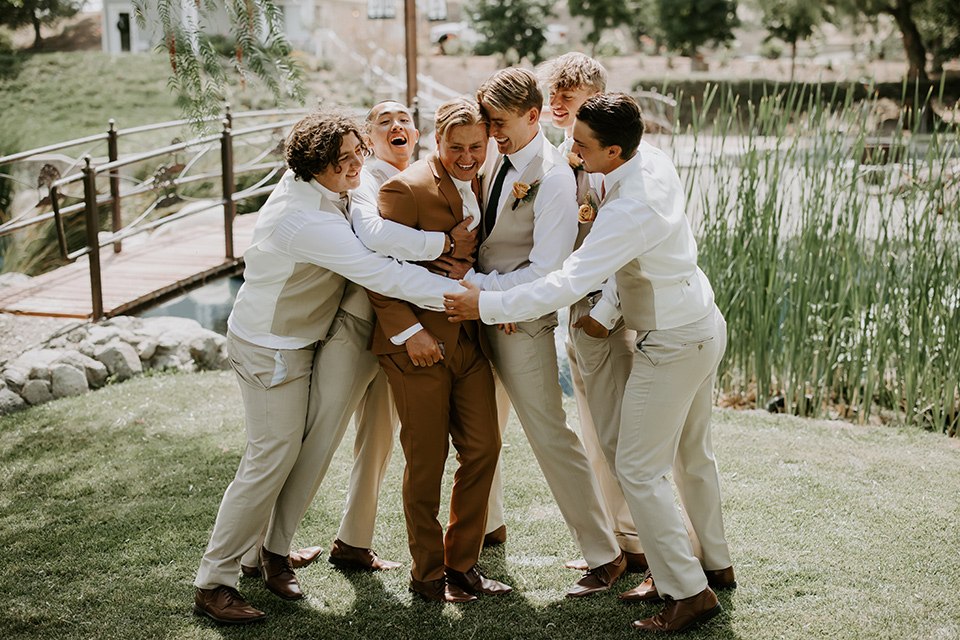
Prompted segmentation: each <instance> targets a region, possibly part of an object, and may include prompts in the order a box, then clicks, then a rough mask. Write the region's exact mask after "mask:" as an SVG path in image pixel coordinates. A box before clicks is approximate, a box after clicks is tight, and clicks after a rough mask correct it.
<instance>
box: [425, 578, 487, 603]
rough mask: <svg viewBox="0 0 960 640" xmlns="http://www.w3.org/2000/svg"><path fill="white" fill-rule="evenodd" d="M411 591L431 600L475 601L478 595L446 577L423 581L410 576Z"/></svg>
mask: <svg viewBox="0 0 960 640" xmlns="http://www.w3.org/2000/svg"><path fill="white" fill-rule="evenodd" d="M410 591H413V592H414V593H417V594H420V595H421V596H422V597H424V598H426V599H427V600H430V601H431V602H473V601H474V600H476V599H477V596H474V595H470V594H469V593H467V592H466V591H464V590H463V589H461V588H460V587H458V586H457V585H455V584H451V583H449V582H447V579H446V578H438V579H436V580H429V581H427V582H421V581H419V580H416V579H414V577H413V576H410Z"/></svg>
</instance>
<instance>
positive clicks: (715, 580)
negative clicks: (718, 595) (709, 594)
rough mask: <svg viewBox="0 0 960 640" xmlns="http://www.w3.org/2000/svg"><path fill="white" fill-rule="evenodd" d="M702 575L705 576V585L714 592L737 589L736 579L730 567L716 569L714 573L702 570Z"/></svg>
mask: <svg viewBox="0 0 960 640" xmlns="http://www.w3.org/2000/svg"><path fill="white" fill-rule="evenodd" d="M703 573H704V574H706V576H707V584H708V585H710V588H711V589H713V590H714V591H719V590H721V589H736V588H737V579H736V578H735V577H734V575H733V567H732V566H731V567H727V568H726V569H717V570H716V571H707V570H704V572H703Z"/></svg>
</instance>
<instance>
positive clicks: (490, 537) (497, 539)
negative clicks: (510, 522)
mask: <svg viewBox="0 0 960 640" xmlns="http://www.w3.org/2000/svg"><path fill="white" fill-rule="evenodd" d="M506 541H507V525H505V524H502V525H500V526H499V527H497V528H496V529H494V530H493V531H491V532H490V533H488V534H486V535H485V536H483V546H485V547H495V546H497V545H498V544H503V543H504V542H506Z"/></svg>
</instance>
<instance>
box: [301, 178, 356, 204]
mask: <svg viewBox="0 0 960 640" xmlns="http://www.w3.org/2000/svg"><path fill="white" fill-rule="evenodd" d="M307 184H309V185H310V186H311V187H313V188H314V189H315V190H316V191H317V192H318V193H319V194H320V195H322V196H325V197H326V198H327V199H328V200H330V201H331V202H337V201H338V200H340V194H339V193H337V192H336V191H330V189H327V188H326V187H325V186H323V185H322V184H320V183H319V182H318V181H317V179H316V178H314V179H313V180H311V181H310V182H308V183H307ZM348 193H349V192H348Z"/></svg>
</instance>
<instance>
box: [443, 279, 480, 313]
mask: <svg viewBox="0 0 960 640" xmlns="http://www.w3.org/2000/svg"><path fill="white" fill-rule="evenodd" d="M460 286H462V287H463V288H464V289H466V291H459V292H456V293H445V294H443V306H444V308H445V309H446V310H447V320H449V321H450V322H463V321H464V320H479V319H480V287H478V286H477V285H475V284H473V283H472V282H467V281H466V280H461V281H460Z"/></svg>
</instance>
